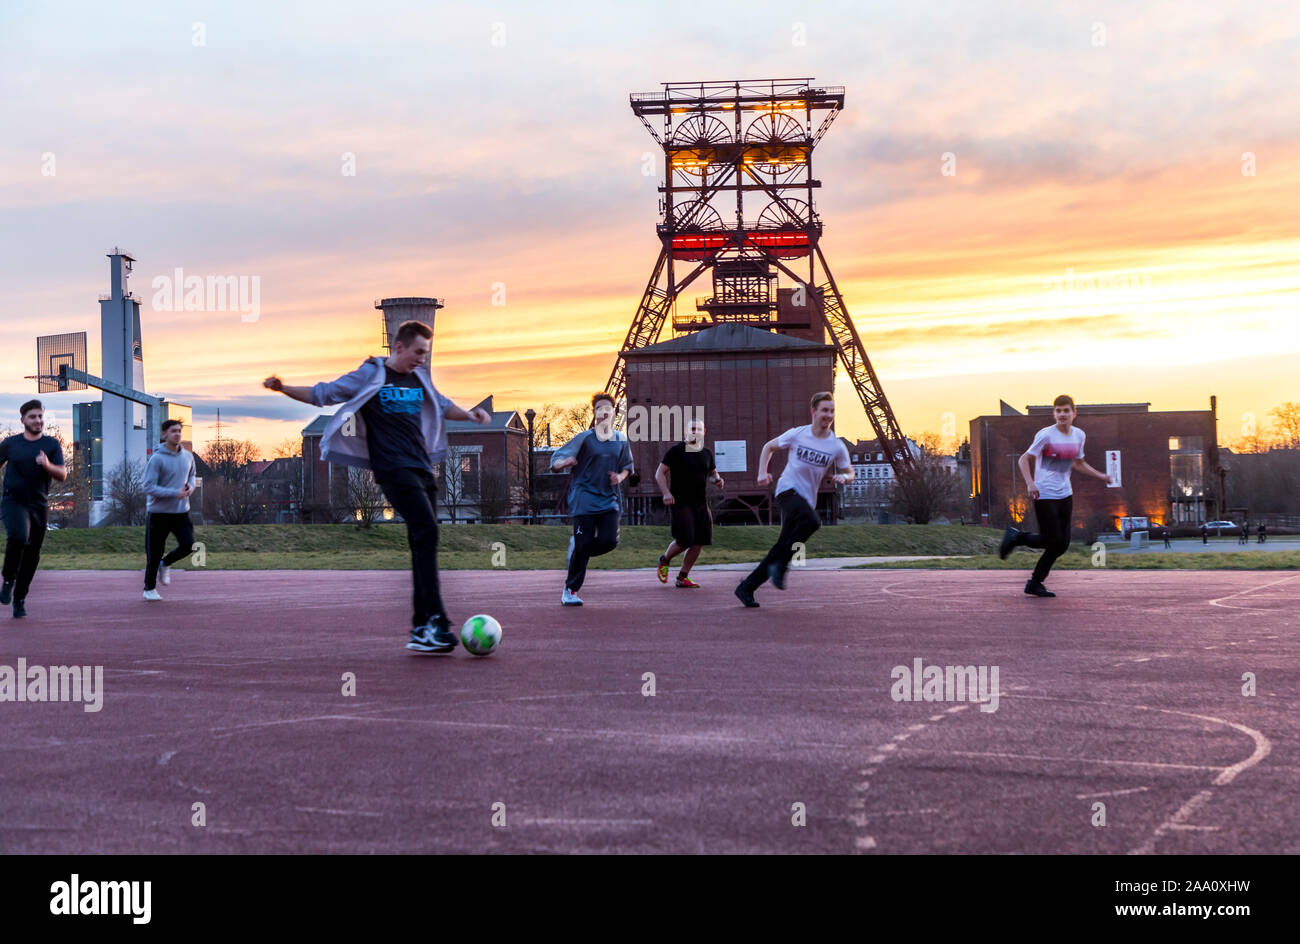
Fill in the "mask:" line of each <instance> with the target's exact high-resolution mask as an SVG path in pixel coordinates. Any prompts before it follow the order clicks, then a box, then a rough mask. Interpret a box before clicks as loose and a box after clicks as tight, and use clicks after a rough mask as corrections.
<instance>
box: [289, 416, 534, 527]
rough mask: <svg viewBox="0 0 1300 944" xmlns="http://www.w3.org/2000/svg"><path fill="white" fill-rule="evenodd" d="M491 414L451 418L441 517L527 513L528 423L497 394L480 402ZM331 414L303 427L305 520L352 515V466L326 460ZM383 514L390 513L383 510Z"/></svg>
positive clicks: (441, 474)
mask: <svg viewBox="0 0 1300 944" xmlns="http://www.w3.org/2000/svg"><path fill="white" fill-rule="evenodd" d="M475 406H476V407H482V408H483V409H485V410H487V411H488V412H489V413H491V414H492V422H491V423H489V424H487V425H486V426H480V425H479V424H478V423H474V422H472V421H469V420H461V421H457V420H448V421H447V458H446V460H444V461H443V462H442V463H439V465H438V467H437V468H436V469H435V470H434V471H435V474H436V475H437V476H438V479H439V483H440V486H441V487H440V489H439V504H438V517H439V520H440V521H456V522H477V521H483V520H484V519H488V520H497V519H502V518H505V517H506V516H509V515H522V514H524V513H525V512H526V507H525V506H526V504H527V500H528V478H527V474H528V471H527V470H528V427H527V425H526V424H525V423H524V421H523V418H522V417H520V415H519V414H518V412H517V411H515V410H494V409H493V408H492V398H491V397H488V398H487V399H485V400H483V401H482V402H481V403H478V404H476V405H475ZM330 416H331V414H327V413H322V414H321V415H320V416H318V417H316V418H315V419H314V420H312V421H311V423H309V424H308V425H307V426H306V427H305V428H304V429H303V431H302V473H301V475H302V486H301V507H302V520H303V522H305V523H329V522H336V521H343V520H348V519H349V518H350V517H351V516H352V514H353V513H352V510H351V499H350V498H349V495H348V467H347V466H343V465H338V464H336V463H333V462H326V461H324V460H323V459H321V455H320V443H321V436H322V435H323V434H324V432H325V427H326V425H327V424H328V422H329V420H330ZM383 517H384V518H391V517H392V515H391V512H390V511H388V510H387V509H384V510H383Z"/></svg>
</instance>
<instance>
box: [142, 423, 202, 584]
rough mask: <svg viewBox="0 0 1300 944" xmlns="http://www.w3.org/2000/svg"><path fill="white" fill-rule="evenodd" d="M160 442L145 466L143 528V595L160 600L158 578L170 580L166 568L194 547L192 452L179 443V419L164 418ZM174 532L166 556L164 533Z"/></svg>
mask: <svg viewBox="0 0 1300 944" xmlns="http://www.w3.org/2000/svg"><path fill="white" fill-rule="evenodd" d="M162 434H163V441H162V444H161V445H160V446H159V447H158V448H157V449H155V450H154V451H153V455H151V456H150V457H149V463H148V465H146V466H145V469H144V490H145V494H146V495H147V496H148V498H147V501H148V504H147V505H146V511H147V512H148V518H147V520H146V521H145V528H144V555H145V565H144V598H145V599H146V600H161V599H162V597H161V596H159V594H158V590H157V589H156V587H157V582H158V580H160V579H161V580H162V582H163V586H166V585H167V584H169V583H171V574H170V573H169V571H168V568H170V567H171V566H172V565H173V564H175V563H176V562H177V561H179V560H181V559H182V558H185V557H188V556H189V555H190V552H191V551H193V550H194V525H193V523H192V522H191V521H190V496H191V495H192V494H194V481H195V479H194V456H192V455H191V454H190V453H189V451H188V450H186V449H184V448H182V447H181V436H182V435H184V433H183V430H182V427H181V421H180V420H163V424H162ZM169 534H174V535H176V541H177V547H176V550H174V551H172V552H171V553H170V554H168V555H167V556H166V557H164V556H163V548H164V547H165V546H166V544H167V536H168V535H169Z"/></svg>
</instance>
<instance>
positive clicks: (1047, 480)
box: [998, 394, 1110, 597]
mask: <svg viewBox="0 0 1300 944" xmlns="http://www.w3.org/2000/svg"><path fill="white" fill-rule="evenodd" d="M1074 417H1075V408H1074V400H1073V399H1071V398H1070V397H1068V396H1065V395H1064V394H1062V395H1061V396H1059V397H1057V398H1056V399H1055V400H1053V401H1052V418H1053V419H1055V420H1056V425H1054V426H1046V427H1044V428H1043V429H1040V430H1039V431H1038V433H1037V434H1036V435H1035V436H1034V441H1033V443H1031V444H1030V446H1029V449H1028V450H1026V452H1025V454H1024V455H1022V456H1021V457H1020V463H1019V467H1020V475H1021V476H1022V477H1023V478H1024V480H1025V485H1026V486H1027V487H1028V489H1029V497H1030V499H1031V500H1032V501H1033V503H1034V516H1035V517H1036V518H1037V519H1038V531H1037V532H1035V533H1032V534H1031V533H1029V532H1026V531H1018V530H1017V529H1015V528H1007V530H1006V532H1005V533H1004V534H1003V535H1002V543H1001V545H1000V546H999V547H998V556H999V557H1001V558H1002V559H1003V560H1006V557H1007V555H1008V554H1010V553H1011V551H1012V549H1013V548H1016V547H1033V548H1042V551H1043V553H1042V556H1040V557H1039V558H1038V563H1037V564H1036V565H1035V566H1034V572H1033V574H1032V575H1031V576H1030V578H1029V582H1028V583H1026V584H1025V593H1027V594H1029V595H1030V596H1034V597H1054V596H1056V594H1055V593H1053V592H1052V591H1051V590H1048V589H1047V588H1046V587H1044V586H1043V581H1044V580H1046V579H1047V575H1048V573H1049V572H1050V571H1051V569H1052V565H1053V564H1054V563H1056V559H1057V558H1058V557H1060V556H1061V555H1062V554H1064V553H1065V552H1066V551H1067V550H1068V549H1069V547H1070V520H1071V513H1072V511H1073V505H1074V489H1073V488H1072V487H1071V485H1070V473H1071V472H1072V471H1073V470H1075V469H1078V470H1079V471H1080V472H1086V473H1087V474H1089V475H1091V476H1093V477H1094V478H1098V479H1101V480H1102V481H1103V482H1105V483H1106V484H1107V485H1109V484H1110V476H1108V475H1107V474H1106V473H1105V472H1099V471H1097V470H1096V469H1094V468H1093V467H1092V466H1090V465H1088V463H1086V462H1084V461H1083V444H1084V439H1085V436H1084V433H1083V430H1081V429H1079V428H1077V427H1076V426H1074V425H1073V424H1074ZM1030 456H1033V457H1034V458H1035V459H1036V460H1037V464H1036V467H1035V468H1034V470H1033V472H1032V473H1031V472H1030V468H1029V457H1030Z"/></svg>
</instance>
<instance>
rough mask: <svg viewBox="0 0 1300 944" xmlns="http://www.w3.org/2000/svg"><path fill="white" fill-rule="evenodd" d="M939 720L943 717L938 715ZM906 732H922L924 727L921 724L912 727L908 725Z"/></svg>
mask: <svg viewBox="0 0 1300 944" xmlns="http://www.w3.org/2000/svg"><path fill="white" fill-rule="evenodd" d="M939 718H943V715H939ZM931 720H934V719H931ZM907 730H909V731H924V730H925V725H923V724H913V725H909V726H908V728H907Z"/></svg>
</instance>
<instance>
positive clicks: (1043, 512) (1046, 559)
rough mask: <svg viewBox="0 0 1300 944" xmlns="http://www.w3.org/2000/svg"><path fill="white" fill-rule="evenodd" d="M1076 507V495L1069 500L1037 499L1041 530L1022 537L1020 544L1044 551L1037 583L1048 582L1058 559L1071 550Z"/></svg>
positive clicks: (1038, 565) (1039, 564)
mask: <svg viewBox="0 0 1300 944" xmlns="http://www.w3.org/2000/svg"><path fill="white" fill-rule="evenodd" d="M1073 508H1074V496H1073V495H1070V496H1068V497H1066V498H1036V499H1034V516H1035V517H1036V518H1037V519H1038V531H1037V532H1035V533H1033V534H1022V535H1020V540H1019V541H1018V542H1017V543H1019V544H1021V545H1023V546H1024V547H1039V548H1042V549H1043V553H1042V556H1041V557H1039V558H1038V563H1037V564H1035V565H1034V574H1033V577H1032V578H1031V579H1032V580H1034V581H1036V582H1037V583H1042V582H1043V581H1044V580H1046V579H1047V574H1048V572H1049V571H1051V569H1052V565H1053V564H1055V563H1056V559H1057V558H1058V557H1060V556H1061V555H1062V554H1064V553H1065V552H1066V551H1067V550H1069V549H1070V512H1071V511H1072V510H1073Z"/></svg>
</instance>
